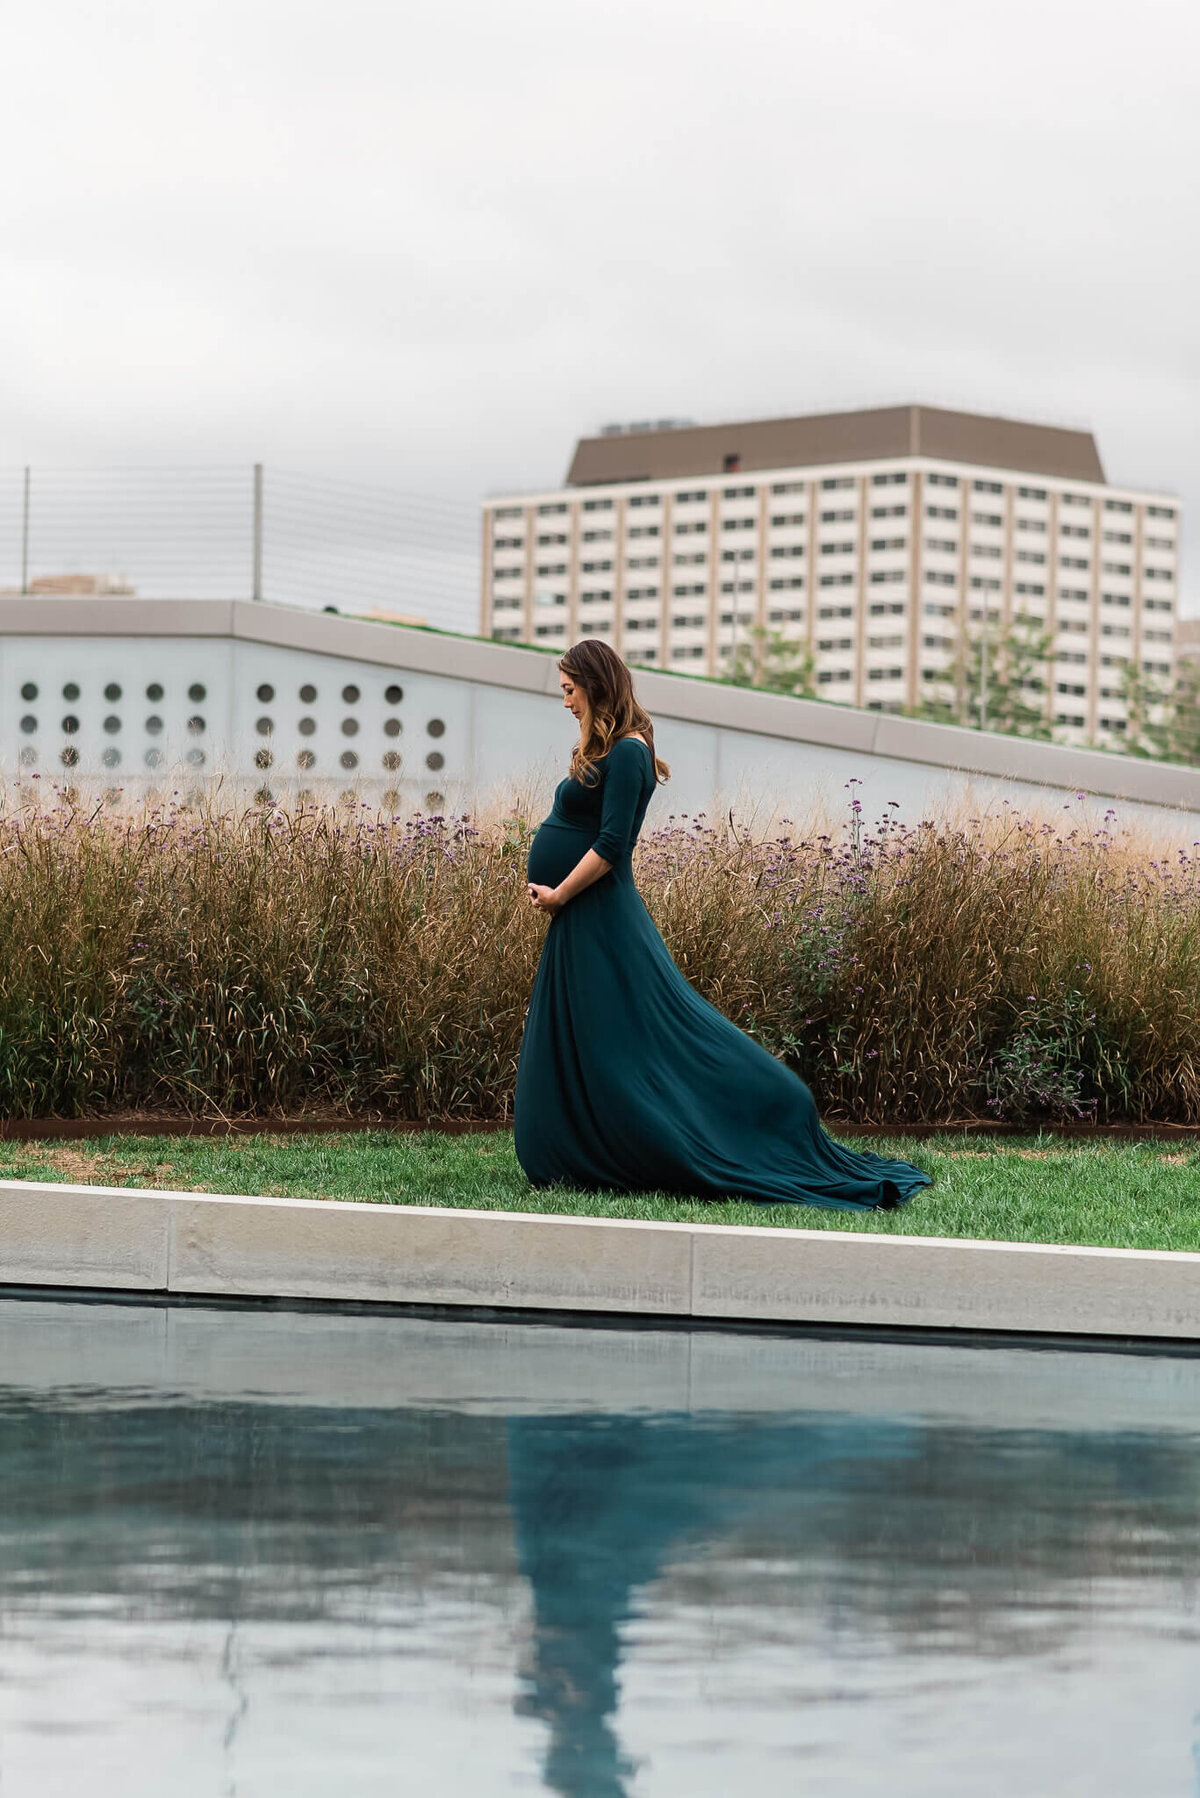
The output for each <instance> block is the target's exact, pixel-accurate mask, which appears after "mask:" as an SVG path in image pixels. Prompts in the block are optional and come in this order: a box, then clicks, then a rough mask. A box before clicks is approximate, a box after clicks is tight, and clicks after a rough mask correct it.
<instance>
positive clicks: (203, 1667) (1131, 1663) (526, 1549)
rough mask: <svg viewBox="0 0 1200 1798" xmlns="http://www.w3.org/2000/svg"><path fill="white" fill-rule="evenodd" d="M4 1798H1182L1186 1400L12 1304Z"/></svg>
mask: <svg viewBox="0 0 1200 1798" xmlns="http://www.w3.org/2000/svg"><path fill="white" fill-rule="evenodd" d="M0 1493H2V1497H3V1502H2V1506H0V1606H2V1610H0V1793H3V1794H4V1798H34V1795H35V1794H36V1798H54V1795H56V1794H60V1793H61V1794H68V1793H69V1794H71V1795H72V1798H75V1795H76V1794H78V1793H80V1792H86V1793H87V1794H88V1798H109V1795H110V1794H111V1795H114V1798H115V1795H116V1794H120V1795H121V1798H142V1795H143V1794H145V1795H146V1798H149V1795H150V1794H154V1798H161V1795H162V1794H170V1795H171V1798H192V1795H193V1794H194V1795H196V1798H200V1795H204V1798H209V1795H210V1794H242V1795H246V1794H250V1795H254V1798H257V1795H259V1794H262V1795H263V1798H266V1795H267V1794H271V1795H272V1798H273V1795H274V1794H278V1793H287V1794H289V1798H295V1795H297V1794H300V1795H307V1794H314V1795H315V1794H318V1793H319V1794H322V1795H325V1794H328V1793H331V1792H339V1793H342V1792H344V1793H346V1794H348V1795H352V1798H374V1795H375V1794H380V1795H382V1794H384V1793H386V1794H388V1795H389V1798H393V1795H395V1794H398V1793H410V1792H411V1793H418V1792H419V1793H422V1794H424V1793H429V1794H436V1795H437V1798H442V1795H446V1798H458V1795H460V1794H461V1795H463V1798H468V1795H469V1798H477V1795H483V1798H490V1794H493V1793H498V1794H502V1793H506V1792H523V1793H533V1794H536V1793H540V1792H550V1793H559V1794H562V1795H563V1798H643V1795H644V1798H651V1795H663V1798H677V1795H678V1798H685V1795H686V1798H709V1795H711V1798H728V1795H729V1794H730V1793H733V1792H741V1791H746V1792H749V1793H753V1794H755V1798H772V1795H774V1794H789V1795H791V1794H800V1793H803V1794H804V1795H805V1798H824V1795H825V1794H832V1793H837V1794H839V1795H844V1794H855V1795H857V1794H860V1793H861V1794H866V1793H875V1792H886V1793H887V1794H888V1798H942V1795H943V1794H944V1795H946V1798H950V1795H951V1794H953V1795H954V1798H962V1795H963V1794H968V1793H979V1794H987V1795H988V1798H995V1795H997V1794H1005V1795H1007V1794H1014V1795H1018V1794H1019V1795H1021V1798H1024V1795H1026V1794H1028V1795H1030V1798H1043V1795H1045V1798H1071V1795H1073V1794H1079V1795H1080V1798H1084V1795H1085V1794H1086V1798H1107V1795H1110V1794H1111V1795H1112V1798H1130V1795H1131V1794H1136V1795H1137V1798H1160V1795H1161V1798H1177V1795H1178V1798H1184V1795H1188V1798H1194V1795H1195V1794H1197V1793H1200V1775H1198V1766H1200V1746H1198V1745H1200V1608H1198V1603H1197V1577H1198V1575H1200V1361H1197V1360H1192V1359H1188V1358H1177V1359H1162V1358H1157V1357H1151V1356H1144V1357H1143V1356H1133V1355H1130V1356H1122V1355H1115V1354H1107V1353H1105V1354H1100V1353H1092V1354H1077V1353H1058V1352H1045V1351H1039V1350H1034V1349H1015V1348H1007V1347H1006V1348H980V1347H968V1348H947V1347H941V1346H935V1345H921V1344H916V1343H913V1344H907V1343H906V1344H903V1345H896V1344H884V1343H869V1342H862V1341H831V1340H813V1339H808V1338H801V1337H786V1336H779V1337H769V1336H755V1335H740V1336H739V1335H721V1334H715V1333H713V1334H709V1333H696V1334H691V1333H687V1332H683V1331H680V1332H673V1331H659V1330H650V1331H631V1330H607V1329H586V1330H574V1329H563V1328H559V1327H556V1326H549V1325H529V1324H502V1323H467V1322H434V1321H428V1320H425V1319H414V1318H404V1317H393V1316H376V1317H371V1316H347V1315H339V1314H332V1313H319V1312H310V1313H287V1312H270V1311H268V1312H261V1311H255V1310H242V1311H238V1310H224V1311H223V1310H219V1309H203V1308H198V1307H197V1308H192V1307H188V1308H184V1309H174V1308H169V1307H156V1306H149V1305H147V1306H140V1305H128V1306H126V1305H119V1304H88V1303H70V1302H62V1303H59V1302H46V1301H43V1300H40V1299H36V1298H32V1297H31V1298H28V1299H21V1298H12V1299H0Z"/></svg>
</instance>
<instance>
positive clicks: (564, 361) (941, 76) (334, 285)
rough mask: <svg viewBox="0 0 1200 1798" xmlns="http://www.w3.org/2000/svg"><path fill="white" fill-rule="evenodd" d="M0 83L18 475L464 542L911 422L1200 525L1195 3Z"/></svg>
mask: <svg viewBox="0 0 1200 1798" xmlns="http://www.w3.org/2000/svg"><path fill="white" fill-rule="evenodd" d="M2 41H3V46H4V48H3V68H4V80H3V102H2V104H0V183H2V184H3V190H4V193H5V203H4V219H3V235H2V237H0V343H2V349H0V371H2V372H0V465H7V466H12V465H14V464H22V463H26V462H29V463H33V464H35V465H49V466H54V465H56V466H60V467H65V466H72V467H85V466H92V465H100V464H105V465H107V464H113V463H141V464H157V463H166V464H181V463H194V462H207V463H216V462H244V463H248V462H252V461H256V460H261V461H264V462H266V463H267V464H268V465H271V464H279V465H284V466H289V467H299V468H305V469H309V470H313V471H327V472H328V473H330V474H337V475H339V476H343V477H346V476H352V477H354V478H356V479H363V480H373V481H380V482H384V481H386V482H396V483H398V484H399V485H401V486H403V487H406V488H408V489H409V490H416V491H423V492H428V493H430V494H439V495H444V496H447V497H457V498H461V499H463V500H466V501H474V500H475V499H476V498H478V496H479V495H480V494H482V493H483V492H484V491H487V490H492V491H495V490H498V489H504V488H508V487H519V486H528V485H536V484H538V483H543V482H552V481H557V480H559V479H561V477H562V475H563V473H564V472H565V469H566V464H567V460H568V457H569V453H570V450H571V446H572V443H573V440H574V438H575V437H576V436H577V435H578V434H580V433H581V432H583V431H586V430H589V429H594V428H595V427H596V426H598V425H599V424H601V423H603V422H605V421H607V420H609V419H629V418H645V417H660V416H670V415H685V416H689V417H693V418H696V419H698V420H701V421H712V420H717V419H721V418H737V417H754V416H767V415H772V414H776V415H779V414H786V413H792V412H803V411H810V410H818V411H819V410H829V409H836V408H839V407H843V406H858V405H881V404H891V403H894V402H897V401H902V400H909V399H916V400H925V401H927V402H932V403H935V404H950V405H961V406H965V407H969V408H974V409H978V410H983V411H992V412H999V413H1006V414H1009V415H1012V416H1018V417H1026V418H1032V419H1038V420H1042V421H1046V422H1056V423H1065V424H1071V425H1077V426H1087V427H1090V428H1092V429H1094V430H1095V431H1096V433H1097V436H1098V439H1099V443H1100V448H1101V454H1102V456H1103V459H1104V462H1105V466H1106V468H1107V470H1108V472H1109V474H1110V476H1111V477H1112V478H1114V479H1116V480H1120V481H1124V482H1128V483H1131V484H1137V485H1144V486H1150V487H1162V488H1167V489H1170V490H1173V491H1176V492H1178V493H1179V494H1180V495H1181V496H1182V498H1183V500H1184V503H1185V506H1190V509H1191V513H1192V517H1193V519H1194V518H1196V517H1197V516H1200V404H1198V401H1200V392H1198V387H1200V383H1198V380H1197V375H1198V365H1200V356H1198V347H1200V345H1198V340H1200V325H1198V322H1197V321H1198V320H1200V226H1198V223H1197V220H1198V216H1200V84H1198V78H1197V70H1198V69H1200V5H1198V4H1197V0H1138V4H1136V5H1134V4H1133V3H1132V0H1124V3H1122V4H1115V3H1114V0H1005V4H1004V5H1002V6H1001V5H998V4H991V5H982V4H979V3H978V0H905V3H904V4H900V3H899V0H821V3H820V4H816V3H814V0H736V4H735V3H733V0H721V3H720V4H715V5H714V4H711V3H710V4H704V3H703V0H692V3H690V4H686V5H685V4H683V3H682V0H603V3H602V4H601V3H599V0H510V3H509V4H507V5H503V4H496V3H495V0H483V3H480V0H434V3H433V4H423V5H421V6H415V5H411V4H409V5H403V4H402V5H399V6H397V5H395V4H383V3H382V0H336V4H334V3H333V0H286V3H285V0H209V3H203V0H191V3H189V0H106V3H105V4H104V5H99V4H97V3H96V0H86V3H85V0H40V3H39V4H38V5H36V6H29V7H25V8H23V9H21V10H20V11H19V12H18V11H16V10H15V9H11V8H10V9H8V12H7V16H6V19H5V22H4V26H3V38H2ZM1191 561H1192V569H1191V575H1190V594H1189V603H1188V607H1187V609H1189V610H1193V611H1195V610H1200V581H1198V579H1197V568H1196V563H1197V558H1195V557H1192V558H1191Z"/></svg>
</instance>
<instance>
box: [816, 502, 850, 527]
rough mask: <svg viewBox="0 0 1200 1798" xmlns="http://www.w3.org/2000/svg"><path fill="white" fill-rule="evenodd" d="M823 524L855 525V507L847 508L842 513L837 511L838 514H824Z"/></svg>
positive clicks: (822, 517)
mask: <svg viewBox="0 0 1200 1798" xmlns="http://www.w3.org/2000/svg"><path fill="white" fill-rule="evenodd" d="M821 523H822V524H853V523H854V508H853V506H845V507H843V508H842V509H841V510H840V511H837V512H822V514H821Z"/></svg>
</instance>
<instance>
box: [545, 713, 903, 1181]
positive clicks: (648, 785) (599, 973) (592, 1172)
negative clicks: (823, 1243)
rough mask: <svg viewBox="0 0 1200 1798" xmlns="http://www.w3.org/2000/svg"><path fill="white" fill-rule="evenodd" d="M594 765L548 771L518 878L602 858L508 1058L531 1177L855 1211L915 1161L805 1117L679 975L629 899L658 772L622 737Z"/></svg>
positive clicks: (807, 1103)
mask: <svg viewBox="0 0 1200 1798" xmlns="http://www.w3.org/2000/svg"><path fill="white" fill-rule="evenodd" d="M597 766H598V769H599V773H600V780H599V781H598V782H597V784H596V785H595V786H585V785H584V784H583V783H582V782H580V781H576V780H574V779H573V778H571V776H569V775H568V777H567V778H566V779H565V780H562V781H560V782H559V784H558V786H557V788H556V789H555V794H554V805H553V809H552V810H551V812H550V814H549V816H548V817H547V818H546V819H545V821H544V822H543V823H542V824H541V825H540V826H539V828H538V830H537V833H536V834H535V836H534V839H533V842H532V844H531V845H530V850H529V860H528V876H529V879H530V880H531V881H533V882H535V883H536V884H537V885H539V886H552V887H553V886H557V885H558V884H559V882H560V881H562V880H564V879H565V878H566V876H567V875H568V874H569V873H570V872H571V870H572V868H574V867H575V866H576V864H577V863H578V861H579V859H580V857H581V856H582V855H583V854H584V852H585V851H586V850H587V849H589V848H591V849H594V850H595V851H596V853H597V854H598V855H601V856H603V857H604V859H605V861H607V862H610V863H611V864H612V866H611V868H610V870H609V872H608V873H607V874H604V875H602V876H601V877H600V879H599V880H597V881H594V882H593V883H592V885H591V886H589V887H586V888H585V889H584V891H583V892H582V893H579V894H577V895H576V896H575V898H574V899H571V900H569V901H568V902H567V904H566V905H565V906H564V907H563V909H562V910H561V911H560V912H559V913H557V915H556V916H554V917H553V918H551V920H550V922H549V925H548V927H547V930H546V937H545V941H544V943H543V945H542V954H541V959H540V961H539V963H538V968H537V974H536V976H535V978H534V982H533V989H532V992H531V994H530V999H529V1009H528V1012H527V1014H526V1019H525V1031H524V1036H523V1038H522V1041H521V1050H520V1056H519V1059H518V1063H517V1084H516V1096H515V1100H514V1115H513V1135H514V1141H515V1147H516V1153H517V1159H518V1161H519V1162H520V1165H521V1167H522V1169H523V1170H524V1172H525V1174H526V1175H527V1177H528V1179H529V1182H530V1184H531V1185H532V1186H535V1187H543V1186H549V1185H552V1184H554V1183H562V1184H565V1185H569V1186H573V1187H577V1188H580V1189H582V1190H584V1191H588V1192H593V1191H610V1192H648V1191H659V1192H670V1193H675V1194H678V1195H681V1196H682V1195H690V1196H693V1197H699V1198H712V1199H718V1198H720V1199H725V1198H745V1199H751V1200H754V1201H757V1202H759V1203H762V1204H778V1203H780V1202H785V1203H789V1204H806V1205H823V1206H828V1207H831V1208H833V1209H837V1210H851V1211H869V1210H873V1209H876V1208H879V1207H884V1208H894V1207H895V1206H897V1205H901V1204H904V1203H905V1202H906V1201H907V1200H908V1199H910V1198H911V1197H912V1195H913V1193H914V1192H915V1191H917V1190H918V1188H920V1187H922V1186H928V1185H929V1184H930V1183H931V1182H930V1177H929V1175H928V1174H926V1173H923V1172H922V1171H921V1169H920V1168H917V1167H914V1166H912V1164H911V1163H910V1162H907V1161H895V1160H889V1159H885V1158H884V1157H883V1156H880V1155H875V1154H872V1153H869V1152H868V1153H859V1152H858V1151H856V1150H854V1149H847V1148H844V1147H843V1146H842V1145H841V1144H840V1143H836V1142H834V1141H833V1140H832V1139H831V1138H830V1137H829V1136H827V1135H826V1133H825V1131H824V1130H823V1129H822V1128H821V1125H820V1121H819V1119H818V1117H817V1108H816V1103H815V1101H814V1099H813V1096H812V1094H811V1092H810V1091H809V1089H808V1087H807V1086H806V1085H805V1083H804V1081H803V1080H801V1078H800V1076H799V1075H798V1074H796V1073H795V1072H794V1071H793V1070H792V1069H791V1068H789V1067H787V1066H785V1064H784V1063H783V1062H782V1061H780V1060H778V1058H777V1057H776V1056H774V1055H772V1054H770V1053H769V1051H768V1050H766V1049H764V1048H763V1046H762V1044H761V1043H758V1042H756V1041H755V1040H754V1038H753V1037H751V1036H748V1035H747V1034H746V1032H745V1031H744V1030H739V1028H738V1027H737V1025H736V1024H734V1023H732V1022H731V1021H730V1019H728V1018H727V1017H725V1016H724V1014H723V1013H721V1012H719V1011H718V1010H717V1008H716V1006H715V1005H712V1004H710V1003H709V1001H708V1000H707V999H705V998H704V997H703V995H702V994H700V993H698V992H697V991H696V989H695V987H694V986H692V985H691V983H690V982H689V981H688V980H687V978H686V977H685V975H684V974H683V973H682V971H681V970H680V968H679V967H678V966H677V964H676V963H675V961H674V959H673V957H672V955H671V952H670V950H669V949H668V948H667V945H666V944H665V943H664V941H663V939H662V937H661V935H660V934H659V931H658V928H657V926H656V925H655V923H654V920H653V919H652V918H651V916H650V914H649V912H648V911H647V910H646V907H645V905H644V903H643V901H642V897H641V894H640V893H639V892H638V890H637V886H636V884H635V882H634V878H633V849H634V845H635V844H636V842H637V839H638V833H639V831H640V830H641V828H642V822H643V819H644V818H645V815H646V808H647V806H648V805H649V803H650V799H651V796H652V795H653V793H654V791H655V786H656V782H655V779H654V769H653V764H652V760H651V755H650V750H649V747H648V746H647V745H646V744H645V743H643V742H642V741H641V739H640V738H637V737H631V736H630V737H622V738H621V739H620V740H619V741H618V742H616V743H615V744H613V746H612V748H611V749H610V750H609V752H608V754H607V755H606V756H604V757H603V758H602V759H601V761H600V762H599V763H598V764H597Z"/></svg>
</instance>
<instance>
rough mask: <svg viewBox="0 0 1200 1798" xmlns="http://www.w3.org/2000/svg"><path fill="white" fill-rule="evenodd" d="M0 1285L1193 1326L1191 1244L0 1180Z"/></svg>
mask: <svg viewBox="0 0 1200 1798" xmlns="http://www.w3.org/2000/svg"><path fill="white" fill-rule="evenodd" d="M0 1284H2V1285H9V1286H21V1287H53V1288H57V1289H82V1290H88V1291H114V1292H116V1291H121V1292H133V1293H136V1292H141V1293H146V1294H151V1293H154V1294H161V1295H170V1294H177V1295H180V1296H194V1297H212V1298H227V1297H228V1298H243V1299H255V1298H259V1299H267V1300H270V1299H313V1300H327V1301H331V1302H346V1301H352V1302H359V1303H366V1304H373V1303H377V1304H386V1305H406V1304H409V1305H423V1306H438V1307H451V1308H453V1307H457V1306H461V1307H463V1308H464V1309H467V1308H480V1307H485V1308H492V1309H499V1310H514V1311H525V1312H530V1311H532V1312H545V1313H548V1314H550V1313H555V1312H563V1313H567V1312H569V1313H576V1314H578V1313H584V1314H586V1313H595V1314H597V1315H625V1316H628V1317H630V1318H631V1319H632V1318H657V1319H661V1320H663V1321H667V1320H672V1319H673V1320H678V1321H686V1320H694V1321H696V1322H705V1323H717V1322H721V1321H727V1322H730V1323H738V1322H740V1323H785V1324H823V1325H831V1326H834V1327H840V1326H861V1325H867V1326H873V1327H876V1328H899V1329H909V1330H913V1331H931V1330H936V1331H945V1330H951V1331H953V1330H962V1331H971V1332H1002V1333H1013V1334H1030V1335H1037V1336H1071V1337H1081V1336H1095V1337H1120V1338H1146V1339H1158V1340H1176V1341H1200V1254H1196V1253H1190V1252H1186V1251H1175V1250H1160V1249H1109V1248H1079V1247H1063V1246H1059V1245H1054V1244H1036V1243H1014V1242H992V1241H977V1240H972V1239H967V1238H946V1237H916V1236H891V1235H888V1236H876V1235H868V1234H865V1233H864V1234H860V1233H857V1232H856V1233H854V1234H842V1233H840V1232H836V1231H829V1230H800V1229H797V1230H786V1231H781V1230H775V1229H766V1228H752V1227H740V1226H732V1225H723V1224H678V1223H651V1222H640V1221H626V1220H619V1219H610V1218H588V1217H573V1216H572V1217H567V1216H554V1215H546V1214H543V1213H537V1212H503V1211H469V1210H459V1209H454V1208H448V1207H444V1206H415V1205H406V1206H400V1205H374V1204H354V1203H345V1202H342V1201H329V1200H321V1199H280V1198H269V1197H242V1196H235V1195H225V1194H218V1193H193V1192H168V1191H161V1190H158V1189H155V1188H146V1187H108V1186H82V1185H71V1184H68V1183H65V1182H61V1183H60V1182H49V1181H45V1182H43V1181H21V1180H6V1181H0Z"/></svg>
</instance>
